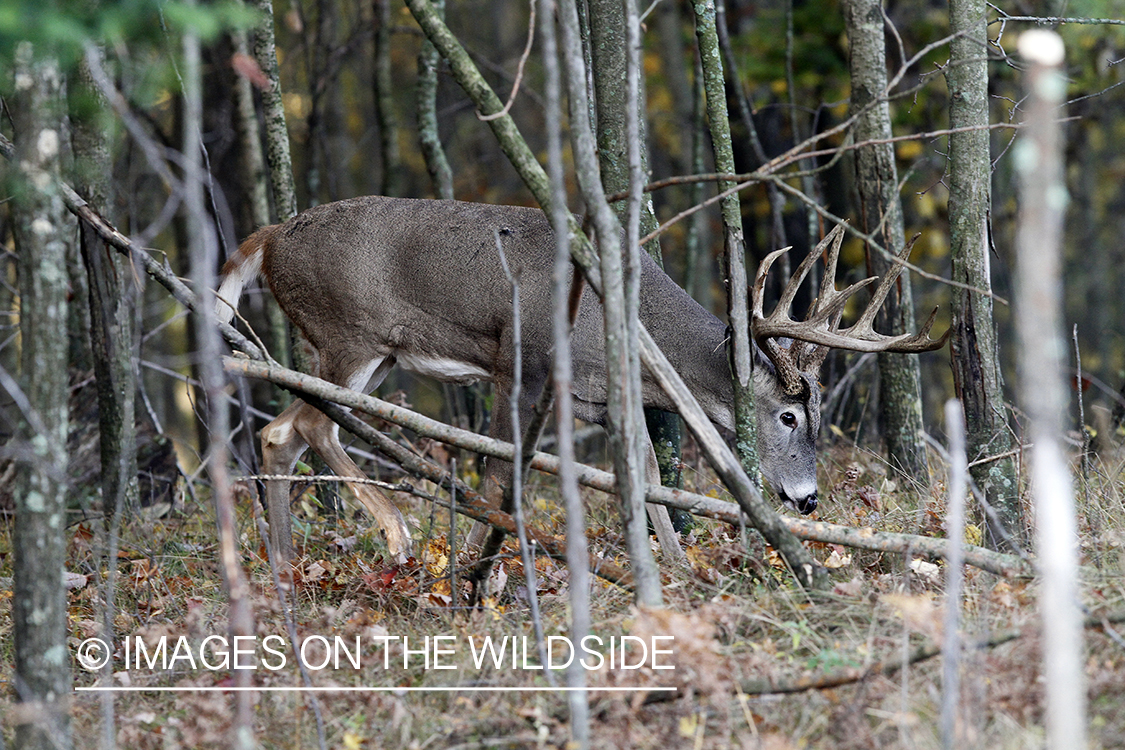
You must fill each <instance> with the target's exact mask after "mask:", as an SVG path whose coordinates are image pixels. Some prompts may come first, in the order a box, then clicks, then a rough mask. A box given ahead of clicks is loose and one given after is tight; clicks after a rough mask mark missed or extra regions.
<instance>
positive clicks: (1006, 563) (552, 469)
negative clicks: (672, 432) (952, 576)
mask: <svg viewBox="0 0 1125 750" xmlns="http://www.w3.org/2000/svg"><path fill="white" fill-rule="evenodd" d="M223 366H224V367H225V368H226V370H227V372H230V373H233V374H237V375H243V376H246V377H253V378H260V379H262V380H268V381H270V382H272V383H276V384H277V385H280V386H283V387H285V388H289V389H293V390H296V391H299V392H300V393H301V394H302V398H303V397H304V395H305V394H309V395H311V396H314V397H317V398H320V399H323V400H326V401H331V402H333V403H337V404H340V405H342V406H346V407H349V408H352V409H356V410H358V411H361V412H363V413H365V414H370V415H371V416H373V417H378V418H379V419H383V420H386V421H388V422H392V423H394V424H396V425H398V426H400V427H405V428H407V429H409V430H413V431H414V432H416V433H418V434H420V435H425V436H426V437H429V438H433V439H434V440H438V441H440V442H443V443H447V444H449V445H453V446H456V447H458V448H463V449H465V450H470V451H473V452H475V453H479V454H481V455H485V456H492V457H495V458H500V459H503V460H505V461H511V460H513V459H514V458H515V455H516V454H515V448H514V447H513V446H512V444H511V443H505V442H502V441H499V440H495V439H493V438H490V437H486V436H483V435H478V434H476V433H473V432H469V431H467V430H460V429H457V428H456V427H451V426H449V425H447V424H444V423H442V422H438V421H437V420H434V419H430V418H428V417H424V416H422V415H421V414H418V413H417V412H413V411H410V410H409V409H404V408H402V407H400V406H395V405H394V404H390V403H387V402H386V401H382V400H380V399H378V398H375V397H374V396H368V395H365V394H362V393H358V392H356V391H351V390H348V389H346V388H342V387H340V386H338V385H334V384H332V383H329V382H328V381H326V380H322V379H320V378H317V377H313V376H312V375H306V374H304V373H301V372H297V371H296V370H289V369H286V368H284V367H281V366H280V365H277V364H269V363H266V362H260V361H253V360H248V359H243V358H235V357H226V358H224V360H223ZM353 419H354V417H353ZM356 421H359V420H356ZM359 423H360V424H364V423H363V422H359ZM373 432H374V433H375V435H380V436H382V434H381V433H379V432H378V431H377V430H373ZM373 437H374V436H373ZM364 439H367V438H366V437H365V438H364ZM384 439H385V438H384ZM368 442H371V443H372V444H373V445H381V443H379V444H377V443H376V442H375V440H369V441H368ZM388 442H390V443H391V444H392V445H397V444H396V443H394V442H393V441H389V439H388ZM400 450H405V449H401V447H400ZM409 455H411V456H413V454H409ZM394 457H395V458H396V459H397V455H396V456H394ZM414 458H417V457H416V456H415V457H414ZM404 468H405V467H404ZM531 468H533V469H536V470H538V471H543V472H546V473H549V474H557V473H558V470H559V460H558V458H557V457H556V456H552V455H550V454H547V453H536V454H535V455H534V457H533V458H532V460H531ZM576 469H577V472H578V481H579V482H580V483H582V484H584V485H586V486H587V487H591V488H593V489H596V490H600V491H602V492H606V493H611V494H612V493H613V492H615V490H616V485H615V484H614V479H613V475H612V474H610V473H609V472H606V471H601V470H599V469H595V468H593V467H590V466H585V465H583V464H577V466H576ZM645 499H646V500H647V501H648V502H650V503H659V504H662V505H667V506H669V507H672V508H680V509H682V510H686V511H688V512H690V513H694V514H695V515H698V516H702V517H704V518H713V519H716V520H719V521H724V522H726V523H730V524H733V525H737V524H738V523H739V519H740V516H741V510H740V508H739V507H738V506H737V505H735V504H734V503H730V502H725V501H723V500H716V499H714V498H710V497H705V496H703V495H697V494H695V493H692V492H686V491H684V490H677V489H673V488H670V487H661V486H659V485H648V487H647V488H646V494H645ZM781 522H782V523H783V524H784V525H785V526H786V528H788V529H789V531H790V532H791V533H792V534H794V535H795V536H797V537H799V538H801V539H805V540H812V541H818V542H826V543H829V544H840V545H843V546H847V547H856V548H859V549H869V550H875V551H878V552H893V553H899V554H916V555H919V556H922V557H927V558H930V559H943V558H944V557H945V553H946V547H947V543H946V540H944V539H935V538H932V537H926V536H917V535H914V534H897V533H892V532H886V531H876V530H875V529H872V528H870V527H866V528H852V527H849V526H840V525H837V524H831V523H825V522H823V521H811V520H808V519H803V518H792V517H789V516H781ZM965 562H966V563H967V564H969V565H972V566H973V567H976V568H980V569H981V570H985V571H987V572H989V573H993V574H995V575H999V576H1004V577H1009V578H1010V577H1015V576H1031V575H1033V574H1034V571H1033V569H1032V566H1031V565H1030V564H1029V563H1027V562H1025V561H1024V560H1021V559H1020V558H1018V557H1016V556H1014V555H1005V554H1002V553H999V552H993V551H992V550H988V549H984V548H983V547H975V546H966V547H965Z"/></svg>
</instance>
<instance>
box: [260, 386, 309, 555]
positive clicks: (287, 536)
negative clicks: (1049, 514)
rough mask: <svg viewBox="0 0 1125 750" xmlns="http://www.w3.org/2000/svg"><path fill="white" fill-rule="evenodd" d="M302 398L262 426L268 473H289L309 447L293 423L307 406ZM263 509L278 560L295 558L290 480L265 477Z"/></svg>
mask: <svg viewBox="0 0 1125 750" xmlns="http://www.w3.org/2000/svg"><path fill="white" fill-rule="evenodd" d="M308 408H309V406H308V404H306V403H305V402H304V401H301V400H299V399H298V400H296V401H294V402H293V403H291V404H290V405H289V406H288V407H287V408H286V409H285V411H283V412H281V414H280V415H279V416H278V417H277V419H275V420H273V421H272V422H270V423H269V424H268V425H266V426H265V427H264V428H262V471H263V472H265V473H266V474H267V475H274V476H276V475H288V474H292V472H293V467H295V466H296V465H297V459H298V458H300V457H301V454H302V453H304V452H305V448H307V447H308V443H306V442H305V441H304V440H303V439H302V438H301V436H300V435H299V434H297V431H296V430H295V429H293V423H294V421H295V420H296V418H297V416H298V415H299V414H301V413H302V412H303V410H305V409H308ZM266 509H267V514H268V516H269V522H270V547H271V548H272V549H273V553H274V555H276V556H277V559H278V560H280V561H289V560H292V559H293V558H294V549H293V523H292V521H291V520H290V517H289V480H287V479H267V480H266Z"/></svg>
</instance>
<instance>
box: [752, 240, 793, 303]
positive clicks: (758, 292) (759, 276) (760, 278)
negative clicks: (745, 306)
mask: <svg viewBox="0 0 1125 750" xmlns="http://www.w3.org/2000/svg"><path fill="white" fill-rule="evenodd" d="M787 252H789V248H788V247H783V248H781V249H780V250H774V251H773V252H772V253H770V254H769V255H767V256H766V257H765V258H762V262H761V263H759V264H758V272H757V273H756V274H755V275H754V287H753V289H752V290H751V293H750V296H751V297H752V298H753V303H754V311H753V312H754V316H755V317H757V318H764V317H765V315H764V314H763V312H762V305H763V303H764V301H765V294H764V293H763V292H764V291H765V286H766V276H767V275H768V274H769V272H770V266H772V265H773V262H774V261H775V260H777V259H778V258H780V257H781V256H782V255H784V254H785V253H787Z"/></svg>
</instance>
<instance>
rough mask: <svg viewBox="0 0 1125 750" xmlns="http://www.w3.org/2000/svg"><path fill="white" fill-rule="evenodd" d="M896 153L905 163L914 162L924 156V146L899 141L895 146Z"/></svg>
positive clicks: (914, 142)
mask: <svg viewBox="0 0 1125 750" xmlns="http://www.w3.org/2000/svg"><path fill="white" fill-rule="evenodd" d="M895 153H896V154H897V155H898V158H899V159H902V160H903V161H913V160H914V159H917V158H918V157H920V156H921V155H922V144H921V143H919V142H918V141H899V142H898V143H896V144H895Z"/></svg>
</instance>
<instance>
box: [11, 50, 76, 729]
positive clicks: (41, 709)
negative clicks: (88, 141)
mask: <svg viewBox="0 0 1125 750" xmlns="http://www.w3.org/2000/svg"><path fill="white" fill-rule="evenodd" d="M40 52H41V51H40V50H37V49H34V48H33V47H32V45H31V43H29V42H23V43H21V44H20V46H19V49H18V50H17V51H16V64H15V67H16V71H15V91H14V95H13V96H12V98H11V101H10V102H9V103H10V105H11V106H10V109H9V111H10V112H11V115H12V124H13V127H14V130H15V149H16V159H15V164H18V165H19V167H18V169H19V177H20V183H19V185H18V188H17V191H16V195H15V199H14V201H13V204H12V214H13V222H12V223H13V228H12V229H13V234H14V236H15V240H16V250H17V257H18V260H17V272H18V275H19V289H20V342H21V343H20V348H21V362H20V365H21V367H20V384H19V385H20V389H21V390H22V391H23V395H24V396H25V397H26V407H25V409H24V410H23V415H22V416H23V418H22V419H21V421H20V423H19V425H18V428H17V433H16V438H15V441H14V442H13V446H19V447H20V448H21V449H22V450H23V451H24V453H25V460H22V461H21V462H20V463H19V471H18V475H17V478H16V492H15V502H16V521H15V528H14V530H13V532H12V550H13V553H14V556H15V564H14V573H15V576H14V578H15V581H14V586H13V598H12V631H13V636H14V645H15V674H14V676H13V685H14V687H15V688H16V690H15V698H16V700H18V701H19V702H20V703H23V704H25V706H26V707H27V708H28V709H29V710H28V711H26V712H24V714H23V715H24V716H26V717H27V719H28V720H27V721H26V722H24V723H20V724H17V725H16V733H15V746H16V747H20V748H42V749H43V750H48V748H49V749H50V750H56V749H57V748H63V749H64V750H65V749H66V748H69V747H71V744H72V743H71V735H70V724H69V718H68V712H67V703H68V698H69V694H70V649H69V648H68V647H67V644H66V637H67V607H66V587H65V586H64V585H63V569H64V567H65V565H66V541H67V524H66V494H67V479H66V476H67V449H66V438H67V427H68V421H69V410H68V395H69V393H68V391H69V389H68V385H69V383H68V380H67V372H68V370H67V360H68V339H67V273H66V257H67V240H66V238H67V237H68V236H69V234H70V233H71V228H70V227H69V226H68V222H67V220H66V207H65V206H64V204H63V199H62V195H61V194H60V193H59V191H58V187H57V186H58V181H59V177H60V175H59V164H60V160H61V155H62V134H63V129H62V116H63V111H62V96H63V81H62V75H61V74H60V72H59V67H58V63H57V61H55V60H54V59H51V58H49V57H42V56H40Z"/></svg>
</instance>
